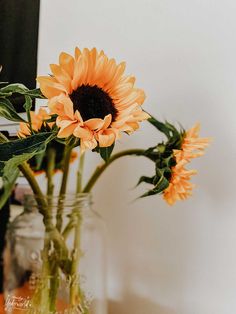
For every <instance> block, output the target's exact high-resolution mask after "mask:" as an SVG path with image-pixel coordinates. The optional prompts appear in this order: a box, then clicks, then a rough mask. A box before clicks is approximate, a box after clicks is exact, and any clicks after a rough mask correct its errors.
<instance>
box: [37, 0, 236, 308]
mask: <svg viewBox="0 0 236 314" xmlns="http://www.w3.org/2000/svg"><path fill="white" fill-rule="evenodd" d="M235 10H236V1H235V0H225V1H221V0H215V1H214V0H178V1H176V0H146V1H145V0H129V1H127V0H119V1H114V0H99V1H91V0H87V1H78V0H67V1H62V0H50V1H49V0H42V6H41V25H40V38H39V65H38V73H39V74H47V73H49V67H48V64H49V63H55V62H56V61H57V56H58V54H59V52H60V51H62V50H64V51H68V52H73V48H74V46H76V45H79V46H80V47H93V46H96V47H97V48H99V49H104V50H105V52H106V53H107V54H108V55H109V56H110V57H115V58H116V59H117V61H122V60H126V61H127V65H128V66H127V71H128V72H129V73H133V74H135V75H136V77H137V85H138V86H139V87H141V88H143V89H144V90H145V91H146V94H147V96H148V97H147V100H146V103H145V109H147V110H148V111H150V112H152V113H153V114H154V115H155V116H156V117H158V118H160V119H164V118H168V119H169V120H170V121H172V122H178V121H180V122H181V123H182V124H183V125H184V126H185V127H190V126H192V124H193V123H194V122H195V121H200V122H201V123H202V134H203V135H204V136H212V137H214V142H213V144H212V145H211V147H210V148H209V149H208V151H207V154H206V156H205V157H204V158H202V159H199V160H197V161H196V162H194V166H196V168H197V169H198V170H199V175H198V176H197V177H196V178H195V182H196V183H197V185H198V188H197V189H196V190H195V192H194V196H193V197H192V198H191V199H190V200H189V201H186V202H183V203H179V204H177V205H176V206H175V207H169V206H167V205H166V204H165V203H164V202H163V201H162V199H161V198H160V197H158V196H156V197H152V198H149V199H143V200H140V201H136V202H134V203H132V200H133V199H134V198H135V197H136V196H138V195H140V193H142V191H143V189H145V187H143V188H141V187H140V188H138V189H136V190H134V189H132V188H133V187H134V185H135V183H136V182H137V180H138V178H139V176H140V175H142V174H146V173H150V174H151V173H152V164H150V163H149V162H148V161H146V160H144V159H138V158H137V159H129V158H127V159H123V160H121V161H118V162H117V163H116V164H114V165H113V166H112V167H111V168H110V169H108V171H107V172H106V173H105V175H104V176H103V178H101V180H100V181H99V183H98V185H97V186H96V189H95V190H94V200H95V208H96V209H97V210H98V211H99V212H100V213H101V214H102V215H103V217H104V219H105V221H106V223H107V226H108V228H109V239H108V242H109V277H108V287H109V297H110V313H111V314H234V313H236V297H235V296H236V208H235V194H236V189H235V182H234V181H235V175H236V171H235V170H236V166H235V165H236V137H235V135H236V109H235V108H236V45H235V39H236V38H235V37H236V36H235V35H236V33H235V30H236V19H235ZM158 140H160V137H159V135H157V133H156V132H155V130H154V129H153V128H152V127H151V126H150V125H148V124H145V123H144V125H143V127H142V130H140V131H138V132H137V133H136V134H135V135H133V136H132V137H130V138H128V137H125V136H124V137H123V139H122V141H121V143H120V144H119V145H117V150H119V149H121V148H127V147H140V146H141V147H146V146H147V145H148V146H151V145H153V144H155V143H156V142H157V141H158ZM88 160H89V162H87V165H86V166H87V168H86V169H87V170H86V176H88V174H89V168H91V167H93V166H95V161H97V160H98V158H97V156H95V155H89V156H88ZM71 180H73V178H71ZM108 187H109V188H110V191H109V193H108Z"/></svg>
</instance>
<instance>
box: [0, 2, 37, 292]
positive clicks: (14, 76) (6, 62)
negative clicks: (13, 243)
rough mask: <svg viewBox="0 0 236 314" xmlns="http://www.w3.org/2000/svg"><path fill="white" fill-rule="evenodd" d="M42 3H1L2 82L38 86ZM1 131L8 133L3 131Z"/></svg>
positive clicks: (0, 242)
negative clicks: (40, 10)
mask: <svg viewBox="0 0 236 314" xmlns="http://www.w3.org/2000/svg"><path fill="white" fill-rule="evenodd" d="M39 4H40V0H33V1H32V0H0V46H1V47H0V65H2V71H1V73H0V82H9V83H19V82H20V83H23V84H24V85H26V86H27V87H28V88H30V89H34V88H35V86H36V81H35V77H36V71H37V49H38V26H39ZM12 102H13V104H15V107H16V110H17V111H18V112H22V111H23V104H24V97H21V96H19V95H14V97H13V99H12ZM0 131H4V127H3V126H2V127H1V122H0ZM9 213H10V211H9V202H8V203H7V204H6V205H5V207H4V209H2V211H1V212H0V225H1V227H0V292H2V282H3V276H2V273H3V267H2V252H3V248H4V239H5V232H6V227H7V223H8V220H9Z"/></svg>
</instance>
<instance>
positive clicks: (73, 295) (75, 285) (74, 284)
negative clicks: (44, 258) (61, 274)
mask: <svg viewBox="0 0 236 314" xmlns="http://www.w3.org/2000/svg"><path fill="white" fill-rule="evenodd" d="M80 228H81V214H80V212H78V213H77V222H76V226H75V234H74V252H73V257H72V264H71V287H70V303H71V305H72V306H75V305H76V304H79V303H80V300H79V295H78V294H79V291H80V289H79V278H78V275H77V271H78V267H79V259H80Z"/></svg>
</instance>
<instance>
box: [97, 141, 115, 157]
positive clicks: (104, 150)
mask: <svg viewBox="0 0 236 314" xmlns="http://www.w3.org/2000/svg"><path fill="white" fill-rule="evenodd" d="M114 147H115V143H113V144H112V145H111V146H109V147H98V152H99V153H100V156H101V157H102V159H103V160H104V161H105V162H108V161H109V159H110V156H111V153H112V151H113V149H114Z"/></svg>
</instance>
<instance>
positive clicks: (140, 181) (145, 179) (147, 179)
mask: <svg viewBox="0 0 236 314" xmlns="http://www.w3.org/2000/svg"><path fill="white" fill-rule="evenodd" d="M154 178H155V176H153V177H147V176H142V177H140V179H139V181H138V183H137V185H136V186H138V185H140V184H141V183H143V182H145V183H148V184H153V180H154Z"/></svg>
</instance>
